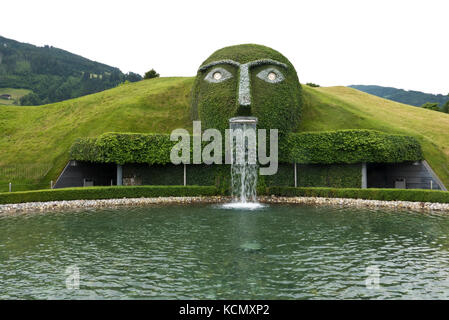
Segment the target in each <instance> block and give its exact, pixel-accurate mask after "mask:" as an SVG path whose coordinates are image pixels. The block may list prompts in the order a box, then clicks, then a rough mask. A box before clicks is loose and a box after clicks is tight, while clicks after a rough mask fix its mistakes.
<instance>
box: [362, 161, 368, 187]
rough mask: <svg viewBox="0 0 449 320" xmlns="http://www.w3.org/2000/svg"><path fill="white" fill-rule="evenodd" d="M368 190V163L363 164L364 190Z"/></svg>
mask: <svg viewBox="0 0 449 320" xmlns="http://www.w3.org/2000/svg"><path fill="white" fill-rule="evenodd" d="M366 188H368V177H367V173H366V162H362V189H366Z"/></svg>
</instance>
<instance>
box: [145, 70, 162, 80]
mask: <svg viewBox="0 0 449 320" xmlns="http://www.w3.org/2000/svg"><path fill="white" fill-rule="evenodd" d="M157 77H159V73H157V72H156V70H154V69H151V70H150V71H147V72H145V75H144V77H143V78H144V79H153V78H157Z"/></svg>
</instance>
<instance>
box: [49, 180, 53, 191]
mask: <svg viewBox="0 0 449 320" xmlns="http://www.w3.org/2000/svg"><path fill="white" fill-rule="evenodd" d="M50 189H53V180H51V181H50Z"/></svg>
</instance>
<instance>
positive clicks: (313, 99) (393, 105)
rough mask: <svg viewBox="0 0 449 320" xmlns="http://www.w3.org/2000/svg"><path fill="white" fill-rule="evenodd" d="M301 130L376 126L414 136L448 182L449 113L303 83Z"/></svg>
mask: <svg viewBox="0 0 449 320" xmlns="http://www.w3.org/2000/svg"><path fill="white" fill-rule="evenodd" d="M303 88H304V92H305V101H306V103H305V106H304V108H303V117H302V120H301V124H300V128H299V129H300V131H322V130H339V129H362V128H363V129H373V130H378V131H383V132H386V133H397V134H405V135H409V136H413V137H415V138H416V139H417V140H418V141H419V142H420V144H421V146H422V149H423V153H424V158H425V159H426V160H427V161H428V162H429V164H430V165H431V167H432V169H433V170H434V171H435V172H436V173H437V175H438V176H439V177H440V178H441V180H442V181H443V183H444V184H445V185H446V186H448V185H449V168H448V163H449V130H448V128H449V115H448V114H444V113H442V112H437V111H432V110H425V109H421V108H416V107H412V106H409V105H405V104H402V103H398V102H394V101H390V100H387V99H382V98H379V97H376V96H373V95H370V94H367V93H363V92H361V91H358V90H355V89H352V88H347V87H320V88H310V87H308V86H303Z"/></svg>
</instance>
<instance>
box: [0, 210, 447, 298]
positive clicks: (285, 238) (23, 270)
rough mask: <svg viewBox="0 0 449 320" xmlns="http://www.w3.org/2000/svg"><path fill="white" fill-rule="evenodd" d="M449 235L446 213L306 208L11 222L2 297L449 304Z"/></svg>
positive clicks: (5, 222) (7, 220)
mask: <svg viewBox="0 0 449 320" xmlns="http://www.w3.org/2000/svg"><path fill="white" fill-rule="evenodd" d="M448 234H449V216H445V215H429V214H420V213H412V212H394V211H369V210H363V209H337V208H326V207H319V208H316V207H307V206H281V205H279V206H277V205H270V206H269V207H263V208H260V209H257V210H252V211H248V210H225V209H222V208H221V207H219V206H210V205H204V206H199V205H196V206H188V207H181V206H164V207H156V206H153V207H146V208H144V207H142V208H121V209H110V210H90V211H82V212H65V213H48V214H36V215H31V214H29V215H20V216H3V217H0V284H1V290H0V298H3V299H7V298H40V299H46V298H82V299H90V298H167V299H175V298H197V299H245V298H254V299H276V298H284V299H300V298H312V299H319V298H412V299H413V298H418V299H421V298H429V299H432V298H449V282H448V279H449V269H448V268H447V266H448V265H449V241H448V238H447V237H448ZM69 266H76V267H77V268H78V269H79V272H80V289H79V290H69V289H66V277H67V275H66V273H65V271H66V269H67V267H69ZM373 266H374V267H378V269H379V272H380V279H379V280H380V287H379V289H368V288H367V287H366V286H365V282H366V279H367V268H368V267H373Z"/></svg>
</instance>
